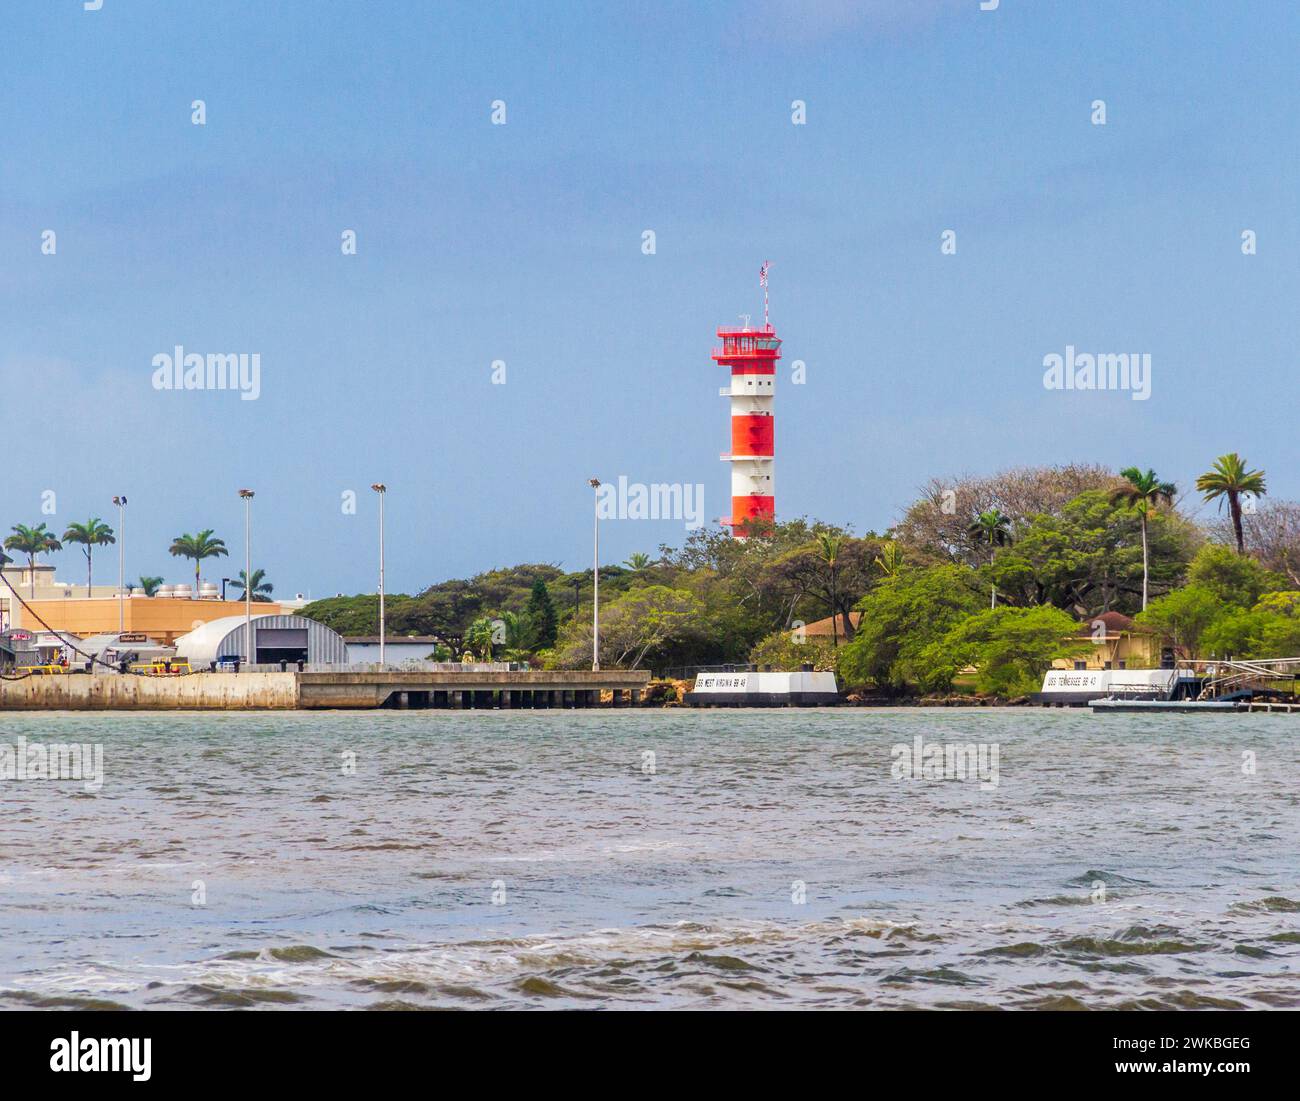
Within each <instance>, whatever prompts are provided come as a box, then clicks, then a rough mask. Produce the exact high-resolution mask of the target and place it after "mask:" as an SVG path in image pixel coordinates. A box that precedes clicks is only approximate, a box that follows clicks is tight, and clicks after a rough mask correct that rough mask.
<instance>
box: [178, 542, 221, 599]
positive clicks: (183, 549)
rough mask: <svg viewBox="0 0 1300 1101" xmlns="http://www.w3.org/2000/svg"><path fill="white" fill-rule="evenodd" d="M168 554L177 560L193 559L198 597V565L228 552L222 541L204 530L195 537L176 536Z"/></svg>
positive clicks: (195, 589)
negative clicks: (206, 559)
mask: <svg viewBox="0 0 1300 1101" xmlns="http://www.w3.org/2000/svg"><path fill="white" fill-rule="evenodd" d="M168 550H169V552H170V553H171V554H173V555H175V556H176V557H177V558H192V559H194V593H193V596H194V597H195V598H197V597H198V595H199V563H200V562H202V561H203V560H204V559H205V558H221V557H224V556H225V555H226V554H228V553H229V552H228V551H227V550H226V543H225V540H223V539H214V538H213V536H212V529H211V528H204V529H203V530H202V531H201V532H199V533H198V534H197V535H189V534H188V533H187V534H185V535H178V536H176V538H175V539H173V540H172V545H171V546H170V547H169V548H168Z"/></svg>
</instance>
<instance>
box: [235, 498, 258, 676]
mask: <svg viewBox="0 0 1300 1101" xmlns="http://www.w3.org/2000/svg"><path fill="white" fill-rule="evenodd" d="M239 495H240V497H242V498H243V499H244V650H245V653H244V661H245V663H246V664H248V665H252V664H253V659H254V658H255V657H256V656H257V655H256V653H255V649H256V648H255V647H254V646H253V491H252V490H251V489H241V490H240V491H239Z"/></svg>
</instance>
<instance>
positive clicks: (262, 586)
mask: <svg viewBox="0 0 1300 1101" xmlns="http://www.w3.org/2000/svg"><path fill="white" fill-rule="evenodd" d="M230 587H231V588H232V589H234V590H235V591H236V592H237V593H239V599H240V600H243V599H244V571H243V570H240V571H239V576H238V577H237V578H235V579H234V580H233V581H231V583H230ZM273 592H275V586H274V585H272V584H271V582H269V581H267V580H266V572H265V571H264V570H254V571H253V603H254V604H257V603H262V604H267V603H269V602H270V600H271V594H272V593H273ZM385 610H386V609H385ZM376 630H378V628H376Z"/></svg>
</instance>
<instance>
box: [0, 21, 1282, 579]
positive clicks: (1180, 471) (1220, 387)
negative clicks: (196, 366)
mask: <svg viewBox="0 0 1300 1101" xmlns="http://www.w3.org/2000/svg"><path fill="white" fill-rule="evenodd" d="M1298 34H1300V9H1298V8H1297V6H1296V5H1294V4H1290V3H1283V2H1280V0H1279V2H1275V3H1274V2H1262V0H1261V2H1248V0H1238V2H1234V3H1232V4H1224V3H1219V2H1197V0H1178V2H1174V0H1169V2H1159V0H1153V2H1150V3H1143V4H1132V3H1129V2H1125V0H1092V2H1089V3H1075V2H1059V3H1057V2H1051V0H1033V2H1029V0H1002V2H1001V4H1000V6H999V8H998V10H996V11H991V12H983V11H980V10H979V2H978V0H876V2H860V3H851V2H849V0H820V2H810V0H804V2H802V3H795V2H793V0H789V2H787V0H759V2H756V3H748V4H739V3H708V4H705V3H699V4H696V3H682V2H667V3H656V4H653V5H635V6H633V5H630V4H629V5H624V4H615V3H577V2H572V3H571V2H560V0H555V2H547V3H545V4H527V5H525V4H522V3H491V2H484V0H476V2H473V3H452V4H441V3H415V2H395V3H390V4H384V5H360V4H343V3H326V2H310V0H299V2H297V3H289V2H274V0H256V2H253V0H250V2H241V0H223V2H221V3H217V2H199V0H189V2H182V0H176V2H172V3H164V2H162V0H104V4H103V7H102V9H101V10H99V11H93V12H88V11H84V10H83V7H82V3H81V2H80V0H39V2H37V0H27V2H21V0H12V2H10V3H7V4H6V5H5V6H4V9H3V11H2V12H0V35H2V36H3V39H4V41H5V43H6V45H5V54H6V64H5V66H4V69H3V72H0V137H2V139H3V151H2V155H0V381H2V382H3V385H4V393H5V409H6V412H7V417H6V422H7V425H6V426H7V428H8V432H7V435H8V437H9V447H8V448H7V450H8V455H7V459H8V462H7V469H6V473H5V478H4V479H3V483H2V484H0V526H3V528H5V529H7V528H8V527H9V525H11V524H13V523H17V522H24V523H34V522H37V521H38V520H41V519H45V520H46V521H47V522H50V523H51V525H52V526H57V527H58V529H59V530H60V531H61V530H62V528H63V526H65V525H66V523H67V522H69V521H71V520H74V519H84V518H85V517H86V516H87V515H90V514H97V515H100V516H103V517H104V518H106V519H108V520H110V522H113V521H114V520H115V516H114V515H113V513H114V510H113V509H112V507H111V505H110V504H109V499H110V498H111V496H112V495H113V494H114V493H119V492H124V493H126V494H127V495H128V496H129V497H130V500H131V505H130V510H131V511H130V517H129V519H128V525H129V530H128V536H129V542H128V562H127V568H128V571H129V572H130V574H131V575H132V576H135V575H138V574H140V573H156V574H164V575H165V576H166V577H167V579H168V580H169V581H180V580H184V578H185V572H186V567H185V565H184V563H182V562H180V561H178V560H174V559H170V558H169V557H168V556H167V554H166V547H167V545H168V543H169V541H170V539H171V537H172V536H174V535H176V534H177V533H179V532H180V531H182V530H184V531H194V530H196V529H198V528H201V527H213V528H216V529H217V532H218V534H219V535H222V536H224V537H225V538H226V539H227V541H228V542H229V543H230V544H231V547H232V552H233V553H236V554H237V552H235V548H237V547H240V546H242V538H243V536H242V510H241V507H240V503H239V500H238V498H237V496H236V491H237V489H238V488H239V487H240V486H243V485H249V486H252V487H253V488H254V489H255V490H256V491H257V499H256V505H255V522H254V531H255V540H254V542H255V553H254V558H255V564H256V565H259V566H263V567H265V568H266V570H267V572H268V573H269V575H270V577H271V579H272V580H273V581H274V582H275V583H276V585H277V592H281V593H292V592H294V591H302V592H310V593H311V594H312V595H313V596H322V595H332V594H333V593H334V592H336V591H342V592H356V591H365V590H373V587H374V573H375V569H374V558H375V550H374V542H375V540H374V519H375V511H374V509H375V506H374V502H373V499H372V498H373V495H372V494H370V493H369V492H368V490H367V489H366V487H367V486H368V485H369V484H370V483H371V482H372V481H375V480H382V481H385V482H386V483H387V484H388V486H389V495H388V531H389V541H388V547H389V554H388V566H389V589H390V591H416V590H418V589H420V588H422V587H424V586H425V585H427V584H429V583H431V582H433V581H437V580H440V579H443V578H445V577H449V576H463V575H467V574H470V573H473V572H477V571H478V570H480V569H485V568H488V567H492V566H497V565H505V564H509V563H514V562H519V561H552V562H556V563H559V564H561V565H565V566H567V567H571V568H576V567H579V566H581V565H582V564H584V563H586V562H587V561H588V558H589V539H590V531H589V526H590V525H589V517H590V508H591V498H590V494H591V491H590V489H589V488H588V487H587V485H586V480H587V478H589V477H590V476H592V475H593V474H596V475H598V476H600V477H602V478H605V479H616V478H617V477H618V475H620V474H622V475H626V476H627V477H628V478H629V479H630V480H632V481H641V482H647V483H649V482H683V483H697V482H698V483H703V485H704V487H705V501H706V507H705V514H706V515H707V516H710V517H716V516H719V515H723V514H725V513H727V512H728V511H729V499H728V498H729V483H728V472H727V469H726V467H725V464H723V463H721V462H719V461H718V454H719V453H720V452H722V451H725V450H727V448H728V443H729V439H728V422H727V408H726V402H725V401H724V400H723V399H721V398H719V397H718V396H717V392H718V387H719V386H720V385H721V384H722V383H723V382H724V381H725V380H724V379H723V378H722V377H721V376H722V372H721V370H720V369H719V368H717V367H716V366H715V365H714V364H713V363H712V362H711V360H710V359H709V352H710V349H711V347H712V346H713V343H714V337H713V333H714V330H715V328H716V327H717V325H718V324H719V323H730V322H732V321H734V320H735V319H736V318H737V316H738V315H739V314H741V313H751V314H754V315H755V316H758V315H760V314H761V310H762V303H761V296H760V292H759V289H758V285H757V270H758V266H759V264H760V263H761V262H762V261H763V260H765V259H770V260H771V261H772V277H771V293H772V309H773V321H774V323H775V324H776V325H777V328H778V331H779V332H780V334H781V336H782V338H783V339H784V341H785V347H784V351H785V360H784V361H783V372H782V377H781V378H780V379H779V381H778V388H777V402H776V415H777V465H776V483H777V509H778V514H779V515H781V516H784V517H792V516H796V515H801V514H806V515H810V516H815V517H820V518H823V519H826V520H830V521H836V522H841V523H852V524H853V525H854V526H855V527H856V528H857V529H858V530H860V531H861V530H865V529H869V528H875V529H883V528H884V527H886V526H888V524H889V523H890V522H891V521H892V520H893V519H894V518H895V517H896V516H897V514H898V512H899V510H900V508H902V507H903V506H905V505H906V504H907V503H908V501H910V500H911V499H912V498H913V496H914V495H915V491H916V489H917V487H918V486H919V485H920V484H921V483H922V482H924V481H925V480H926V479H927V478H929V477H930V476H932V475H934V476H942V475H945V474H954V473H961V472H970V473H977V472H992V471H994V470H997V469H999V468H1002V467H1005V466H1009V465H1013V464H1022V463H1025V464H1036V463H1054V462H1065V461H1071V460H1075V461H1098V462H1104V463H1110V464H1115V465H1117V466H1119V465H1128V464H1130V463H1137V464H1140V465H1142V466H1144V467H1145V466H1148V465H1149V466H1153V467H1155V468H1156V469H1157V470H1158V471H1159V473H1160V474H1161V475H1163V476H1164V477H1166V478H1171V479H1173V480H1175V481H1177V482H1178V483H1179V484H1180V486H1186V487H1190V484H1191V481H1192V480H1193V478H1194V477H1195V475H1196V474H1197V473H1199V472H1200V471H1201V470H1203V469H1205V468H1206V467H1207V466H1208V465H1209V464H1210V462H1211V461H1212V460H1213V459H1214V457H1215V456H1217V455H1219V454H1221V453H1223V452H1225V451H1228V450H1234V449H1235V450H1240V451H1242V452H1243V453H1244V454H1245V455H1246V457H1247V458H1248V459H1249V460H1250V462H1251V464H1252V465H1254V466H1262V467H1264V468H1265V469H1266V470H1267V471H1268V472H1269V475H1270V487H1271V490H1272V493H1273V494H1274V495H1275V496H1281V497H1292V498H1294V497H1297V496H1300V475H1297V472H1296V469H1295V463H1294V461H1293V460H1294V456H1295V446H1294V439H1295V435H1296V433H1295V424H1296V413H1295V410H1296V400H1297V399H1296V394H1297V392H1298V391H1297V382H1296V378H1297V372H1296V367H1297V362H1296V360H1297V348H1298V347H1300V339H1298V337H1300V333H1298V331H1297V328H1298V325H1297V310H1296V302H1297V299H1298V298H1300V276H1298V275H1297V272H1298V270H1300V269H1298V267H1297V263H1296V258H1297V255H1300V218H1298V217H1297V212H1296V210H1297V204H1296V196H1297V194H1300V172H1298V170H1297V169H1298V166H1297V157H1298V155H1300V141H1298V140H1297V124H1296V117H1297V108H1298V107H1300V103H1298V102H1297V100H1298V98H1300V96H1298V94H1297V81H1296V79H1295V63H1294V49H1293V47H1294V43H1295V41H1297V35H1298ZM195 99H202V100H204V102H205V104H206V111H207V122H206V125H204V126H195V125H192V123H191V107H190V104H191V102H192V101H193V100H195ZM498 99H500V100H504V101H505V103H506V110H507V123H506V125H504V126H494V125H492V124H491V120H490V111H491V107H490V105H491V103H492V101H493V100H498ZM796 99H799V100H803V101H804V102H805V103H806V104H807V123H806V124H805V125H801V126H796V125H793V124H792V123H791V102H792V101H793V100H796ZM1096 99H1102V100H1104V101H1105V102H1106V111H1107V124H1106V125H1105V126H1095V125H1093V124H1092V122H1091V120H1090V114H1091V104H1092V102H1093V101H1094V100H1096ZM47 229H53V230H54V231H55V232H56V234H57V253H56V254H55V255H53V256H48V255H42V252H41V234H42V232H43V231H45V230H47ZM345 229H352V230H355V231H356V233H357V238H358V251H357V255H355V256H344V255H342V252H341V250H340V235H341V233H342V232H343V230H345ZM646 229H653V230H654V231H655V234H656V247H657V251H656V253H655V254H654V255H651V256H647V255H643V253H642V251H641V240H642V238H641V234H642V231H643V230H646ZM947 229H952V230H955V231H956V233H957V242H958V248H957V253H956V255H952V256H945V255H941V252H940V247H939V246H940V236H941V234H942V233H943V231H944V230H947ZM1245 229H1251V230H1254V231H1255V232H1256V233H1257V234H1258V254H1257V255H1254V256H1244V255H1243V254H1242V252H1241V247H1240V242H1241V233H1242V231H1243V230H1245ZM177 344H181V345H183V346H184V347H185V348H186V349H187V350H190V351H199V352H249V353H252V352H257V353H260V355H261V361H262V392H261V396H260V398H259V399H258V400H257V401H241V400H239V398H238V396H237V395H235V394H233V393H197V392H185V393H175V392H172V393H168V392H159V391H156V390H154V389H153V388H152V385H151V377H152V373H153V367H152V365H151V364H152V359H153V357H154V356H155V355H156V354H158V353H160V352H170V351H171V349H172V348H173V347H174V346H175V345H177ZM1067 344H1073V345H1075V346H1076V347H1078V348H1079V349H1080V350H1088V351H1094V352H1124V351H1132V352H1148V353H1150V354H1151V356H1152V373H1153V378H1152V396H1151V398H1150V400H1148V401H1134V400H1132V399H1131V395H1129V394H1127V393H1081V392H1053V391H1047V390H1045V389H1044V388H1043V385H1042V375H1043V366H1042V363H1043V357H1044V356H1046V355H1048V354H1051V353H1053V352H1057V353H1062V352H1064V349H1065V347H1066V345H1067ZM795 359H799V360H802V361H803V362H804V363H806V364H807V382H806V384H805V385H802V386H796V385H791V384H790V376H789V369H790V365H791V364H792V362H793V361H794V360H795ZM494 360H504V361H505V362H506V378H507V383H506V385H504V386H502V385H493V384H492V381H491V365H492V363H493V361H494ZM47 489H53V490H54V491H55V492H56V493H57V506H58V512H57V514H56V515H55V516H53V517H43V516H42V515H41V512H40V502H41V493H42V491H44V490H47ZM349 489H351V490H355V491H356V492H357V493H358V495H359V507H358V509H357V513H356V515H347V514H345V513H344V512H343V510H342V509H341V507H340V503H341V495H342V493H343V492H344V491H345V490H349ZM684 534H685V533H684V531H683V529H682V525H681V524H680V523H673V522H647V521H635V520H626V521H612V522H608V523H606V524H605V526H604V529H603V533H602V539H603V546H604V550H605V552H606V554H605V557H606V559H607V560H610V561H618V560H621V559H622V558H625V557H626V556H627V555H628V554H630V553H631V552H633V551H637V550H646V551H652V550H653V549H654V548H655V547H656V546H657V545H658V544H659V543H661V542H668V543H680V541H681V540H682V538H683V536H684ZM114 557H115V556H114V555H113V554H112V553H111V552H110V553H109V554H107V555H106V556H104V559H103V560H102V561H103V564H102V565H101V566H100V568H99V570H97V573H99V575H100V579H101V580H103V581H104V582H107V581H109V580H110V579H111V578H110V575H112V574H113V567H114V566H115V562H112V563H110V561H108V560H109V559H113V558H114ZM57 560H58V561H60V563H61V564H60V575H61V576H62V577H65V578H68V579H75V578H76V577H77V576H78V575H79V571H80V563H81V557H80V554H79V552H77V551H76V550H70V551H66V552H64V553H63V555H62V556H61V557H60V558H59V559H57ZM237 568H239V564H238V563H232V564H231V565H230V569H232V570H233V569H237ZM209 572H211V573H213V574H215V575H216V576H220V575H221V573H222V572H225V571H224V570H222V569H221V568H217V569H214V570H212V571H209Z"/></svg>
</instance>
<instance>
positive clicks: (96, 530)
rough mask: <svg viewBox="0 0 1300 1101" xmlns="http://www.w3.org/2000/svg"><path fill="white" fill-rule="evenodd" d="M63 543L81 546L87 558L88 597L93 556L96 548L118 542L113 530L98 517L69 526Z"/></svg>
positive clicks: (64, 534)
mask: <svg viewBox="0 0 1300 1101" xmlns="http://www.w3.org/2000/svg"><path fill="white" fill-rule="evenodd" d="M63 541H64V542H65V543H79V544H81V553H82V554H84V555H85V556H86V595H87V596H89V595H90V590H91V577H92V567H93V562H92V560H91V556H92V554H93V553H94V550H95V548H96V547H103V546H107V545H108V544H109V543H116V542H117V540H116V539H115V538H114V537H113V529H112V528H110V527H109V526H108V525H107V524H106V523H104V522H103V521H102V520H101V519H100V518H99V517H98V516H94V517H92V518H91V519H89V520H87V521H86V522H85V523H84V524H77V523H72V524H69V525H68V530H67V531H65V532H64V533H63Z"/></svg>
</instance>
